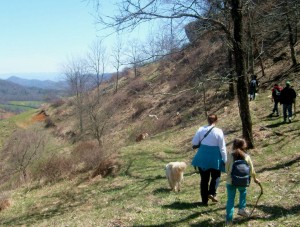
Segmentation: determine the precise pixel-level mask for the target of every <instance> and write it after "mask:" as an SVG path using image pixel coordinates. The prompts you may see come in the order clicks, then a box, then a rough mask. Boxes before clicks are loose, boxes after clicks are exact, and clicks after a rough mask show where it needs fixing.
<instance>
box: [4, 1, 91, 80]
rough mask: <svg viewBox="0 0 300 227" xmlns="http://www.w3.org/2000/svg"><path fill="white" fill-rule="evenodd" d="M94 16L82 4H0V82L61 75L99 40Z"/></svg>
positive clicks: (54, 2)
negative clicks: (67, 64) (19, 77)
mask: <svg viewBox="0 0 300 227" xmlns="http://www.w3.org/2000/svg"><path fill="white" fill-rule="evenodd" d="M94 12H95V10H94V9H93V7H92V5H91V4H89V5H88V4H87V2H86V1H82V0H1V1H0V29H1V33H0V34H1V36H0V79H2V78H4V77H7V74H8V75H9V74H13V75H18V74H20V75H21V74H22V75H23V74H24V73H27V76H29V75H30V73H39V72H61V65H62V64H63V63H64V62H65V61H66V59H67V57H68V56H71V55H72V56H76V55H83V54H84V53H85V52H86V51H87V49H88V46H89V45H90V44H91V43H92V42H93V40H95V39H96V36H97V27H96V24H95V19H94V16H93V15H92V14H93V13H94ZM1 74H2V75H1ZM3 74H6V75H3ZM24 75H25V74H24ZM35 75H37V74H35ZM45 79H46V78H45ZM47 79H48V78H47Z"/></svg>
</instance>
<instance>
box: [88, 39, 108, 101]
mask: <svg viewBox="0 0 300 227" xmlns="http://www.w3.org/2000/svg"><path fill="white" fill-rule="evenodd" d="M106 60H107V58H106V48H105V47H104V46H103V45H102V42H101V41H99V40H97V41H95V42H94V43H93V44H92V45H91V47H90V50H89V52H88V54H87V64H88V70H89V72H90V73H91V74H92V75H95V83H96V90H97V99H98V100H100V95H101V94H100V85H101V84H102V82H103V79H104V73H105V64H106V62H107V61H106Z"/></svg>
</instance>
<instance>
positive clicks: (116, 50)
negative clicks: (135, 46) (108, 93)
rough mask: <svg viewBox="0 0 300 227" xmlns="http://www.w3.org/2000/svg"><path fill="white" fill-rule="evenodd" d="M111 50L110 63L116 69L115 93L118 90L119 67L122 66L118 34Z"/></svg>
mask: <svg viewBox="0 0 300 227" xmlns="http://www.w3.org/2000/svg"><path fill="white" fill-rule="evenodd" d="M112 51H113V53H112V58H113V63H112V65H113V67H114V68H115V69H116V87H115V93H117V92H118V83H119V77H120V68H121V66H122V51H123V46H122V40H121V39H120V37H119V35H118V39H117V42H116V43H115V45H114V47H113V50H112Z"/></svg>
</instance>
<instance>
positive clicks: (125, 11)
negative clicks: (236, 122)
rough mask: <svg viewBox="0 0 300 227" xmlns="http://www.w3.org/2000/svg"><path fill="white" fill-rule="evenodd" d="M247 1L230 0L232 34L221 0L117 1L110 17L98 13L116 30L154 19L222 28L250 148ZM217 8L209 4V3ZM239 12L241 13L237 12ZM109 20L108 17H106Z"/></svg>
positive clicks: (106, 23)
mask: <svg viewBox="0 0 300 227" xmlns="http://www.w3.org/2000/svg"><path fill="white" fill-rule="evenodd" d="M245 2H246V1H244V0H238V1H237V0H232V1H231V2H230V5H231V8H232V18H233V21H234V23H233V29H234V32H233V34H232V33H231V31H230V30H229V29H228V28H227V26H226V24H225V23H224V18H223V17H222V14H218V12H219V8H222V3H223V1H221V0H220V1H218V0H215V1H210V0H207V1H195V0H193V1H192V0H191V1H186V0H185V1H184V0H174V1H173V0H168V1H161V0H149V1H146V2H145V1H139V0H123V1H121V2H120V3H119V4H118V7H119V9H120V11H119V14H116V15H112V16H111V17H109V18H103V17H101V16H100V20H99V22H101V23H103V24H105V25H106V26H107V27H113V28H116V29H117V30H124V29H127V28H135V27H136V26H138V25H139V24H141V23H142V22H145V21H149V20H155V19H172V20H173V21H175V20H182V21H186V22H190V21H191V20H199V21H202V22H205V23H207V24H209V26H210V27H213V28H215V29H221V30H222V31H223V32H224V33H225V34H226V35H227V37H228V38H230V40H231V42H232V43H233V46H234V52H235V53H234V55H235V61H236V67H235V68H236V76H237V94H238V101H239V108H240V117H241V121H242V125H243V136H244V137H245V139H246V140H247V141H248V144H249V147H253V137H252V122H251V115H250V111H249V101H248V83H247V76H246V72H245V55H244V54H245V53H244V47H243V45H244V37H243V34H242V29H243V11H242V10H243V9H244V4H245ZM215 5H216V6H218V7H212V6H215ZM240 11H241V12H240ZM107 19H108V20H107Z"/></svg>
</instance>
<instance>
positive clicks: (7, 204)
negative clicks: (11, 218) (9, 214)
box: [0, 197, 10, 211]
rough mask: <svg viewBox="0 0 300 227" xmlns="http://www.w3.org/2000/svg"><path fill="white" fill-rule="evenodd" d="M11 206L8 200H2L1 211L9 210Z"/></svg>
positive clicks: (0, 200)
mask: <svg viewBox="0 0 300 227" xmlns="http://www.w3.org/2000/svg"><path fill="white" fill-rule="evenodd" d="M9 206H10V202H9V199H8V198H5V197H3V198H0V211H2V210H4V209H6V208H8V207H9Z"/></svg>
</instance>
